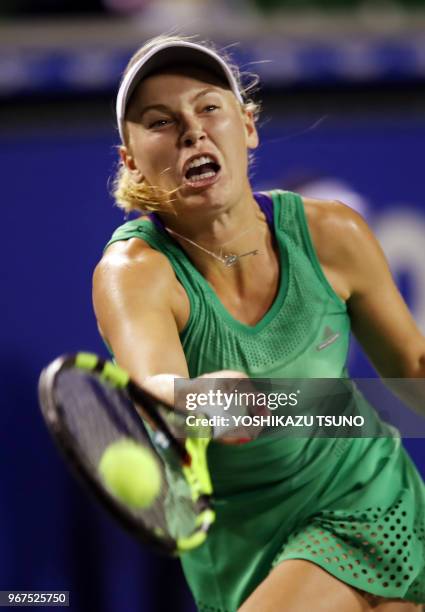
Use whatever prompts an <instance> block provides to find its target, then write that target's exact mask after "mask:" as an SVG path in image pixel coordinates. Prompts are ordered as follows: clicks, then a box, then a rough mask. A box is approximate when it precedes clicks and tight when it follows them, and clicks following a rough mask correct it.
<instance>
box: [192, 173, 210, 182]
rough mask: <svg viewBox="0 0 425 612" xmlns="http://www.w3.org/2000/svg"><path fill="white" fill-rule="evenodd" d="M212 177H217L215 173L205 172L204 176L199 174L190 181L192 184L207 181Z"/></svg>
mask: <svg viewBox="0 0 425 612" xmlns="http://www.w3.org/2000/svg"><path fill="white" fill-rule="evenodd" d="M212 176H215V172H211V171H209V172H203V173H202V174H197V175H196V176H192V178H191V179H190V182H191V183H196V182H197V181H204V180H205V179H209V178H211V177H212Z"/></svg>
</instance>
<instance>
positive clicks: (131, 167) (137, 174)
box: [119, 145, 144, 183]
mask: <svg viewBox="0 0 425 612" xmlns="http://www.w3.org/2000/svg"><path fill="white" fill-rule="evenodd" d="M119 155H120V158H121V161H122V162H123V164H124V166H125V167H126V168H127V170H128V171H129V172H130V174H131V175H132V177H133V180H134V181H135V182H136V183H141V182H142V181H143V179H144V176H143V174H142V173H141V171H140V170H139V168H138V167H137V164H136V161H135V159H134V157H133V155H132V154H131V151H130V149H129V148H128V147H126V146H124V145H121V147H120V148H119Z"/></svg>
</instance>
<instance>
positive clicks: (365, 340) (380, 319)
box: [309, 202, 425, 414]
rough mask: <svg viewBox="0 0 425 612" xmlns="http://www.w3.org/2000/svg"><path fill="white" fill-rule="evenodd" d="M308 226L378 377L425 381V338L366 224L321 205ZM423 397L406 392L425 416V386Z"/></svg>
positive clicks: (340, 208) (336, 206) (332, 205)
mask: <svg viewBox="0 0 425 612" xmlns="http://www.w3.org/2000/svg"><path fill="white" fill-rule="evenodd" d="M323 204H326V206H323ZM310 217H312V221H313V223H311V219H310ZM309 221H310V226H311V229H312V235H313V239H314V242H315V244H316V245H317V250H318V254H319V258H320V259H321V262H322V264H323V266H324V270H325V271H326V270H328V271H329V272H330V276H331V277H332V278H333V279H336V282H338V279H340V286H342V287H343V288H344V293H345V297H346V301H347V307H348V311H349V314H350V318H351V324H352V329H353V333H354V334H355V336H356V338H357V339H358V340H359V342H360V344H361V345H362V347H363V348H364V350H365V352H366V353H367V355H368V357H369V358H370V360H371V362H372V363H373V365H374V366H375V368H376V370H377V371H378V373H379V374H380V375H381V376H382V377H383V378H424V379H425V337H424V336H423V335H422V333H421V331H420V330H419V328H418V327H417V325H416V323H415V321H414V319H413V317H412V315H411V314H410V312H409V310H408V308H407V306H406V304H405V302H404V300H403V298H402V296H401V295H400V292H399V291H398V289H397V287H396V285H395V283H394V280H393V278H392V275H391V272H390V269H389V267H388V263H387V261H386V258H385V255H384V253H383V251H382V248H381V247H380V245H379V243H378V241H377V239H376V238H375V236H374V235H373V233H372V232H371V230H370V229H369V227H368V226H367V224H366V222H365V221H364V220H363V218H362V217H361V216H360V215H359V214H358V213H356V212H355V211H354V210H352V209H350V208H349V207H347V206H344V205H343V204H341V203H339V202H326V203H320V205H319V206H318V207H317V209H316V212H315V213H313V214H310V215H309ZM341 279H342V280H341ZM402 386H403V387H407V385H402ZM415 388H416V389H417V388H418V385H415ZM421 396H422V397H421V398H416V401H413V402H412V397H406V393H405V394H404V396H403V398H402V399H404V400H405V401H406V403H408V404H409V405H411V406H412V407H413V408H416V409H418V407H419V409H420V412H421V413H422V414H425V381H424V391H423V392H422V393H421ZM413 404H416V405H413Z"/></svg>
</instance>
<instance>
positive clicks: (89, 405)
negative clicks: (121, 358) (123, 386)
mask: <svg viewBox="0 0 425 612" xmlns="http://www.w3.org/2000/svg"><path fill="white" fill-rule="evenodd" d="M55 399H56V402H57V404H58V405H59V406H60V411H61V417H62V421H63V424H64V425H65V427H66V431H67V436H68V437H69V438H70V440H71V442H70V443H71V445H72V446H73V447H74V449H75V451H76V452H77V453H78V454H79V457H80V459H81V460H83V461H84V463H85V465H86V469H87V470H88V471H89V472H90V475H91V477H92V478H94V479H95V480H96V481H97V483H98V484H99V485H100V486H101V487H102V488H103V489H105V490H106V492H107V493H108V494H109V495H111V492H110V491H109V490H108V487H107V485H106V483H105V482H104V481H103V479H102V477H101V475H100V473H99V471H98V466H99V462H100V460H101V458H102V455H103V453H104V452H105V450H106V449H107V448H108V446H109V445H110V444H112V443H114V442H116V441H118V440H120V439H123V438H125V439H129V438H130V439H132V440H133V441H135V442H137V443H138V444H140V445H141V446H142V447H144V448H145V449H148V450H149V451H150V452H152V453H153V454H154V455H155V456H156V458H157V460H158V461H157V463H158V466H159V469H160V472H161V491H160V494H159V495H158V496H157V497H156V499H155V501H154V502H153V503H152V505H151V506H149V507H148V508H143V509H135V508H133V507H130V506H128V505H124V504H123V503H122V502H120V501H119V500H118V499H117V498H114V501H115V503H117V504H119V505H120V506H121V510H122V511H123V512H126V513H129V514H131V515H132V517H133V518H136V519H137V520H138V521H140V524H141V527H143V528H144V529H147V530H149V531H150V532H152V533H153V534H155V536H156V537H160V538H161V537H162V538H165V539H166V538H171V539H173V540H175V539H177V538H184V537H187V536H189V535H190V534H191V533H192V532H193V531H194V530H195V527H196V518H197V514H198V513H197V508H196V506H195V504H194V502H193V501H192V497H191V490H190V487H189V486H188V484H187V481H186V479H185V477H184V475H183V472H182V469H181V466H180V463H179V461H178V458H177V457H176V456H175V454H174V452H173V450H172V449H171V448H170V447H169V446H168V444H167V440H166V437H165V436H164V434H163V433H162V432H156V431H154V430H153V429H152V428H151V427H150V426H149V425H148V424H147V423H145V422H144V421H143V420H142V418H141V417H140V416H139V415H138V413H137V411H136V409H135V407H134V406H133V404H132V403H131V401H130V400H129V399H128V398H127V396H126V395H125V394H124V393H123V392H122V391H120V390H117V389H115V388H113V387H112V386H109V385H106V384H105V381H99V380H98V378H97V377H96V375H94V374H91V373H88V372H82V371H80V370H76V369H71V370H64V371H62V372H60V373H59V374H58V375H57V377H56V381H55ZM162 416H163V417H166V416H167V415H166V413H165V411H162ZM170 422H171V423H172V429H173V431H174V432H175V433H176V432H177V431H178V430H179V420H178V417H177V418H176V417H175V415H174V414H173V413H170ZM181 435H182V432H181V430H180V436H181ZM146 477H147V478H149V475H146Z"/></svg>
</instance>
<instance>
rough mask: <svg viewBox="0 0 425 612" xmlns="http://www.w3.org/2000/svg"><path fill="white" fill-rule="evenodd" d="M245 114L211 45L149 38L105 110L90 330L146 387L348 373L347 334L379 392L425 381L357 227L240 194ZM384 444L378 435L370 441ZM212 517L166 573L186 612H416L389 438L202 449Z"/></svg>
mask: <svg viewBox="0 0 425 612" xmlns="http://www.w3.org/2000/svg"><path fill="white" fill-rule="evenodd" d="M257 111H258V109H257V107H256V106H255V104H253V103H252V102H251V101H250V100H249V99H247V95H246V92H245V91H244V90H243V88H242V85H241V81H240V75H239V73H238V71H237V69H236V68H235V67H234V66H232V65H231V64H230V63H229V61H228V60H227V59H226V58H225V57H224V56H223V55H222V54H220V53H218V52H216V51H215V50H213V48H212V47H211V46H209V45H205V44H200V43H196V42H193V40H192V39H190V40H189V39H183V38H180V37H159V38H156V39H154V40H152V41H150V42H149V43H147V44H146V45H145V46H144V47H142V48H141V49H139V50H138V51H137V52H136V53H135V55H134V56H133V58H132V59H131V61H130V63H129V65H128V67H127V69H126V71H125V73H124V76H123V79H122V82H121V85H120V88H119V93H118V98H117V120H118V129H119V133H120V136H121V139H122V144H121V146H120V149H119V152H120V159H121V164H120V169H119V172H118V176H117V180H116V190H115V197H116V200H117V202H118V204H119V205H120V206H122V208H123V209H124V210H125V211H127V212H128V211H137V212H139V213H140V216H139V217H138V218H137V219H134V220H131V221H128V222H127V223H125V224H124V225H122V226H121V227H119V228H118V229H117V230H116V231H115V233H114V234H113V236H112V238H111V240H110V241H109V243H108V245H107V249H106V250H105V253H104V256H103V258H102V260H101V262H100V263H99V265H98V266H97V268H96V271H95V275H94V306H95V311H96V315H97V319H98V324H99V329H100V332H101V334H102V336H103V338H104V339H105V341H106V342H107V343H108V345H109V346H110V347H111V348H112V350H113V353H114V355H115V358H116V359H117V361H118V363H119V364H120V365H122V366H123V367H124V368H126V369H127V370H128V371H129V373H130V375H131V376H133V377H134V378H135V379H136V380H137V381H139V382H140V383H141V384H142V385H145V386H147V387H149V388H150V389H151V390H153V391H155V392H157V393H158V395H161V396H162V397H165V398H168V399H169V400H170V399H171V400H172V398H173V381H174V378H175V377H179V376H180V377H191V378H196V377H199V376H201V375H204V374H211V373H214V375H216V376H217V377H220V376H222V371H223V370H233V371H236V372H240V373H241V376H242V375H245V376H248V377H252V378H291V377H292V378H296V377H305V378H317V377H322V378H339V377H344V376H347V371H346V359H347V350H348V343H349V333H350V324H351V326H352V329H353V331H354V333H355V335H356V336H357V338H358V339H359V341H360V342H361V344H362V345H363V347H364V349H365V351H366V353H367V354H368V355H369V357H370V359H371V361H372V362H373V364H374V365H375V367H376V369H377V371H378V372H379V374H380V375H381V376H383V377H424V378H425V339H424V337H423V336H422V335H421V333H420V332H419V330H418V328H417V326H416V325H415V322H414V320H413V319H412V317H411V315H410V313H409V311H408V309H407V307H406V305H405V303H404V302H403V300H402V298H401V296H400V294H399V293H398V291H397V289H396V287H395V285H394V282H393V280H392V277H391V274H390V272H389V269H388V266H387V263H386V261H385V258H384V255H383V253H382V251H381V249H380V247H379V245H378V244H377V241H376V240H375V238H374V236H373V234H372V233H371V231H370V230H369V229H368V227H367V225H366V223H365V222H364V221H363V219H362V218H361V217H360V216H359V215H358V214H357V213H355V212H354V211H352V210H351V209H350V208H349V207H346V206H344V205H343V204H341V203H339V202H333V201H319V200H317V201H316V200H314V199H305V198H301V197H300V196H299V195H297V194H295V193H289V192H284V191H279V190H277V191H272V192H270V193H253V192H252V189H251V186H250V182H249V179H248V168H249V158H250V153H251V151H252V150H254V149H255V148H256V147H257V145H258V134H257V130H256V118H257ZM382 427H385V424H382ZM208 459H209V467H210V470H211V476H212V481H213V486H214V497H215V508H216V512H217V520H216V523H215V524H214V525H213V527H212V529H211V532H210V535H209V537H208V538H207V541H206V542H205V543H204V544H203V545H202V546H200V547H199V548H198V549H196V550H194V551H193V552H190V553H187V554H184V555H183V556H182V563H183V568H184V571H185V575H186V577H187V580H188V582H189V585H190V588H191V589H192V592H193V595H194V598H195V601H196V603H197V605H198V608H199V610H201V611H220V612H225V611H226V612H234V611H235V610H240V611H241V612H258V611H261V612H280V611H285V612H305V611H306V610H313V609H314V610H315V612H319V611H320V612H342V611H344V612H360V611H365V610H372V609H373V610H378V611H379V612H413V611H414V610H415V611H418V610H420V609H421V604H422V603H424V602H425V487H424V483H423V481H422V480H421V478H420V476H419V474H418V473H417V471H416V469H415V467H414V465H413V464H412V462H411V460H410V459H409V457H408V456H407V454H406V452H405V450H404V448H403V446H402V445H401V444H400V438H399V436H397V434H396V433H394V430H391V429H390V428H388V435H385V436H382V437H376V438H355V439H354V438H353V439H348V438H344V439H341V438H339V439H338V438H332V439H330V438H318V437H316V438H310V439H299V438H298V439H289V438H277V437H259V438H258V439H256V440H253V441H251V442H248V443H246V444H239V445H236V444H223V443H221V442H219V441H218V442H217V441H216V442H213V443H211V444H210V447H209V451H208Z"/></svg>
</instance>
